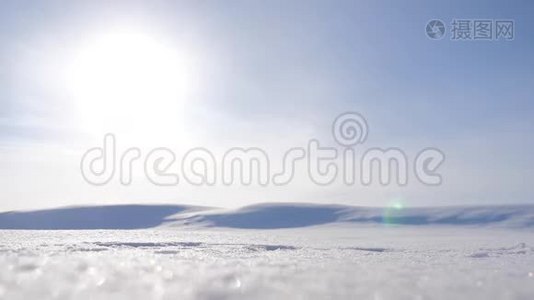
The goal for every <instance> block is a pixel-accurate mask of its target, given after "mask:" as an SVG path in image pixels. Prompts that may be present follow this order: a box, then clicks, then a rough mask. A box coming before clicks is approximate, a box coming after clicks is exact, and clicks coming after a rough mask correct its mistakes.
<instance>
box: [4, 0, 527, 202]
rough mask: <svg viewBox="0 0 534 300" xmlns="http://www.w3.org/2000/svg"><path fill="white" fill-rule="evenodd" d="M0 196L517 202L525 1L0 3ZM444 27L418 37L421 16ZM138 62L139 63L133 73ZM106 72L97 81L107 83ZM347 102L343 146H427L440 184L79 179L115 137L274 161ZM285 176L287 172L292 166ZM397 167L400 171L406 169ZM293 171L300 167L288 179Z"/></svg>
mask: <svg viewBox="0 0 534 300" xmlns="http://www.w3.org/2000/svg"><path fill="white" fill-rule="evenodd" d="M0 6H1V8H0V190H2V192H1V194H0V197H1V198H0V200H1V201H0V210H14V209H38V208H44V207H55V206H64V205H82V204H88V205H93V204H111V203H118V204H121V203H122V204H125V203H177V204H178V203H188V204H195V205H209V206H229V207H234V206H242V205H248V204H253V203H258V202H275V201H276V202H315V203H341V204H350V205H366V206H384V205H393V204H396V203H399V202H400V203H402V204H403V205H408V206H409V205H411V206H436V205H438V206H441V205H487V204H512V203H530V204H534V197H533V194H534V193H533V189H532V178H534V159H533V158H532V155H531V153H532V152H531V149H533V146H534V143H533V140H534V139H532V132H534V121H533V120H534V99H533V95H534V76H533V75H534V74H533V73H534V56H533V55H532V53H534V35H533V34H532V33H531V32H530V30H531V29H532V28H534V4H533V3H532V2H531V1H468V2H467V1H441V2H436V1H433V2H429V1H406V2H402V3H401V2H400V1H229V2H223V1H40V2H39V3H36V2H33V1H2V2H0ZM432 19H440V20H442V21H443V22H444V23H445V25H446V26H445V27H446V33H445V36H444V38H443V39H440V40H433V39H430V38H428V37H427V36H426V33H425V26H426V24H427V22H428V21H429V20H432ZM454 19H469V20H479V19H483V20H501V19H504V20H514V34H515V36H514V39H513V40H511V41H507V40H503V39H501V40H494V41H473V40H471V41H455V40H451V38H450V37H451V32H450V29H451V23H452V21H453V20H454ZM139 71H140V72H139ZM110 82H112V84H111V85H110ZM344 112H358V113H360V114H361V115H362V116H364V117H365V119H366V120H367V123H368V125H369V132H368V138H367V140H366V141H365V144H363V145H359V147H362V148H361V149H364V148H371V147H381V148H388V147H397V148H400V149H402V150H403V151H405V152H406V153H407V155H408V157H409V158H410V159H413V158H414V156H415V155H416V153H418V151H420V150H421V149H424V148H426V147H434V148H437V149H440V150H441V151H442V152H443V153H444V154H445V157H446V159H445V161H444V162H443V164H442V165H441V166H440V169H439V172H440V174H441V176H442V179H443V182H442V184H441V185H439V186H426V185H424V184H421V183H420V182H417V181H416V180H410V181H409V183H408V184H407V185H406V186H395V185H392V186H380V185H372V186H361V185H356V186H344V185H342V184H333V185H330V186H317V185H314V184H311V183H310V182H306V180H305V178H304V177H305V176H304V175H305V171H304V169H298V170H297V171H298V172H297V173H298V174H297V179H296V180H295V182H294V183H292V184H290V185H287V186H283V187H278V186H267V187H261V186H222V185H215V186H201V187H196V186H191V185H187V184H179V185H177V186H166V187H161V186H155V185H153V184H151V183H150V182H149V181H147V180H146V178H144V177H143V174H142V172H141V171H139V170H140V167H139V169H138V171H139V172H134V175H133V176H134V180H133V183H132V184H131V185H129V186H123V185H121V184H120V183H119V182H118V180H116V179H115V180H112V181H111V182H110V183H109V184H106V185H104V186H94V185H91V184H89V183H88V182H86V181H84V179H83V176H82V175H81V171H80V160H81V158H82V156H83V154H84V153H85V151H87V150H88V149H90V148H93V147H97V146H101V145H102V141H103V138H104V135H105V134H106V133H113V134H115V137H116V139H117V147H118V148H121V149H126V148H129V147H138V148H140V149H141V151H142V152H143V153H146V152H148V151H150V150H151V149H153V148H156V147H169V148H172V149H173V150H175V151H176V152H177V153H178V154H182V155H183V154H184V153H185V152H186V151H187V150H188V149H191V148H194V147H204V148H206V149H210V151H213V152H214V153H222V152H224V151H225V149H230V148H232V147H258V148H261V149H264V150H265V151H268V152H269V153H272V157H271V159H272V160H273V161H277V160H279V159H281V157H282V154H283V153H284V151H285V150H286V149H289V148H292V147H304V146H306V145H307V142H308V141H309V140H310V139H317V140H319V141H321V144H323V145H325V146H332V147H338V146H339V145H337V144H336V143H335V141H334V140H333V138H332V134H331V126H332V125H331V124H332V122H333V120H334V119H335V118H336V116H338V115H340V114H342V113H344ZM299 175H300V177H299ZM412 177H413V176H412ZM299 178H300V179H299Z"/></svg>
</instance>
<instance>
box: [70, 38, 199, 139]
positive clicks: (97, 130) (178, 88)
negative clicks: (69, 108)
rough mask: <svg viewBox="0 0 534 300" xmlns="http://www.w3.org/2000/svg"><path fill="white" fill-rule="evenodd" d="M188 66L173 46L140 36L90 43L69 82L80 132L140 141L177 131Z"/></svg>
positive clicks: (83, 48)
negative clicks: (113, 134) (109, 133)
mask: <svg viewBox="0 0 534 300" xmlns="http://www.w3.org/2000/svg"><path fill="white" fill-rule="evenodd" d="M186 65H187V64H186V60H185V57H184V55H183V54H180V53H179V52H178V50H177V49H175V47H172V46H169V45H167V44H165V43H163V42H162V41H160V40H158V39H155V38H153V37H150V36H148V35H144V34H141V33H137V32H124V31H119V32H113V33H106V34H103V35H100V36H98V37H96V38H94V39H92V40H91V39H90V40H89V41H88V42H87V43H86V44H85V45H83V46H82V47H81V49H80V51H79V52H78V54H77V56H76V59H75V62H74V63H73V64H72V68H71V72H70V73H71V76H70V78H69V80H70V81H71V84H70V85H71V86H70V88H71V91H72V93H73V94H74V97H75V98H76V100H77V101H76V106H77V110H78V112H79V114H80V122H81V123H82V127H83V128H84V130H86V131H87V132H89V133H94V134H102V133H104V132H112V133H124V134H135V135H137V136H142V137H145V136H146V137H148V136H150V137H153V136H155V135H157V134H162V133H165V132H168V131H172V130H174V129H176V128H175V127H176V126H178V125H177V121H178V119H179V118H180V113H181V112H182V106H183V105H184V98H185V97H186V94H187V91H188V88H189V85H188V72H189V70H188V68H187V67H186Z"/></svg>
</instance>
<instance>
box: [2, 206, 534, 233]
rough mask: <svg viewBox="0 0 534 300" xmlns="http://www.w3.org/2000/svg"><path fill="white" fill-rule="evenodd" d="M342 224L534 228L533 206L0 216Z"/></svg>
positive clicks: (6, 224) (5, 222) (100, 224)
mask: <svg viewBox="0 0 534 300" xmlns="http://www.w3.org/2000/svg"><path fill="white" fill-rule="evenodd" d="M327 224H330V225H332V224H343V225H351V224H352V225H358V224H362V225H413V226H428V225H450V226H484V227H486V226H492V227H495V226H496V227H507V228H531V227H534V205H517V206H512V205H510V206H472V207H425V208H400V207H390V208H372V207H355V206H345V205H326V204H302V203H272V204H271V203H270V204H258V205H252V206H247V207H243V208H240V209H221V208H209V207H200V206H187V205H111V206H85V207H65V208H58V209H47V210H36V211H22V212H5V213H0V229H35V230H42V229H143V228H153V227H159V226H165V227H183V226H195V227H222V228H242V229H282V228H298V227H308V226H318V225H327Z"/></svg>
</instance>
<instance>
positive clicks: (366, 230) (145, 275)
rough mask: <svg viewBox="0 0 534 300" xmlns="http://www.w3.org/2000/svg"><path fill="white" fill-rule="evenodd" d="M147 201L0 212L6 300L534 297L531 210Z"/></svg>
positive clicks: (1, 293) (0, 282)
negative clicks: (224, 207) (146, 203)
mask: <svg viewBox="0 0 534 300" xmlns="http://www.w3.org/2000/svg"><path fill="white" fill-rule="evenodd" d="M139 208H140V207H139V206H113V207H93V208H87V207H85V208H83V209H84V213H83V214H78V215H77V214H76V213H80V209H82V208H79V207H78V208H63V209H58V210H47V211H40V212H18V213H14V212H11V213H4V214H0V228H21V227H23V228H33V229H34V230H13V229H11V230H0V237H1V244H0V299H87V298H91V299H110V298H113V299H534V231H533V230H532V229H533V228H532V227H533V226H532V222H531V221H532V219H531V217H532V211H533V209H532V207H528V206H524V207H493V208H492V207H485V208H420V209H403V210H400V209H393V210H390V209H385V210H382V209H371V208H354V207H344V206H324V205H319V206H318V205H296V204H276V205H257V206H252V207H246V208H242V209H237V210H220V209H209V208H198V207H181V208H180V209H178V207H174V208H173V207H167V206H164V207H161V206H158V207H152V209H148V210H147V207H146V206H143V207H141V208H143V209H145V210H144V211H145V212H147V211H148V212H149V213H148V214H147V216H145V217H144V219H143V220H136V218H143V217H142V216H143V214H137V215H136V214H133V213H132V212H139V210H137V209H139ZM109 209H111V211H110V210H109ZM132 209H133V210H132ZM162 210H163V211H162ZM98 212H100V214H99V213H98ZM103 212H105V213H103ZM91 213H92V214H93V215H91ZM102 214H104V215H102ZM128 214H130V218H128ZM87 215H91V216H92V218H96V219H99V216H100V219H99V220H100V222H102V224H103V225H102V226H104V225H105V228H108V230H99V229H94V228H97V227H98V226H97V225H96V224H97V223H95V222H91V219H87V218H84V216H87ZM28 216H31V218H30V217H28ZM50 216H53V217H55V218H56V220H57V222H56V223H54V222H52V221H53V220H52V217H50ZM73 216H78V218H74V217H73ZM103 216H104V217H106V218H115V219H114V221H112V220H107V221H105V222H104V221H102V220H103V219H102V218H104V217H103ZM32 218H33V219H32ZM104 219H105V218H104ZM118 220H119V221H118ZM120 220H122V221H120ZM147 220H150V222H148V221H147ZM289 220H293V221H291V222H290V221H289ZM54 224H60V225H61V226H56V227H62V228H64V229H65V228H70V229H71V230H43V229H50V228H51V227H53V226H52V225H54ZM154 224H156V226H159V227H157V228H150V229H135V230H124V228H141V226H147V227H152V226H154ZM399 224H401V225H399ZM38 225H39V226H42V228H39V226H38ZM114 227H117V228H119V229H110V230H109V228H114ZM80 228H90V229H93V230H81V229H80ZM38 229H40V230H38ZM74 229H75V230H74Z"/></svg>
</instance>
